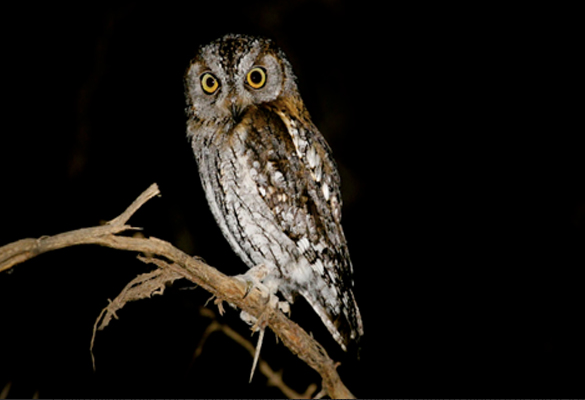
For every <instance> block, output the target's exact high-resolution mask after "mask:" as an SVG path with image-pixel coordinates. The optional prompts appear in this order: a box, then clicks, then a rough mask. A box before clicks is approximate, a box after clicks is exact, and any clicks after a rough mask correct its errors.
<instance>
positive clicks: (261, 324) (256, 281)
mask: <svg viewBox="0 0 585 400" xmlns="http://www.w3.org/2000/svg"><path fill="white" fill-rule="evenodd" d="M268 272H269V271H268V268H267V267H266V266H265V265H263V264H260V265H257V266H255V267H253V268H250V269H249V270H248V272H246V273H245V274H243V275H237V276H235V278H236V279H238V280H240V281H243V282H244V283H245V284H246V293H245V294H244V297H246V296H248V295H249V294H250V293H251V291H252V290H253V289H254V288H255V289H257V290H259V291H260V293H261V294H262V297H264V298H266V299H267V301H266V307H265V309H268V308H271V309H276V310H281V311H282V312H284V313H286V314H288V315H290V305H289V304H288V302H286V301H280V300H279V298H278V297H277V296H276V294H275V293H276V291H277V290H278V289H277V288H276V287H272V285H266V284H264V282H263V281H264V279H265V278H266V277H267V276H268ZM265 316H266V313H265V312H264V311H263V312H262V313H261V314H260V315H259V316H258V318H256V317H255V316H253V315H251V314H249V313H247V312H246V311H242V312H241V313H240V318H241V319H242V320H243V321H244V322H246V323H247V324H248V325H251V326H252V328H251V329H252V332H256V331H260V334H259V336H258V343H257V344H256V350H255V352H254V362H253V363H252V371H250V382H252V378H253V377H254V371H255V370H256V365H257V364H258V359H259V357H260V349H261V348H262V342H263V340H264V331H265V329H266V318H265Z"/></svg>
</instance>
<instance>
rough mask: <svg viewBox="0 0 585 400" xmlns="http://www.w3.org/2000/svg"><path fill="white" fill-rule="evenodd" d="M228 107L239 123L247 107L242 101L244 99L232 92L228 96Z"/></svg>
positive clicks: (233, 117)
mask: <svg viewBox="0 0 585 400" xmlns="http://www.w3.org/2000/svg"><path fill="white" fill-rule="evenodd" d="M226 103H227V104H226V106H227V107H226V108H227V109H229V110H230V112H231V114H232V119H233V120H234V121H235V122H236V123H238V122H240V120H241V118H242V115H243V114H244V111H245V109H246V106H245V104H244V103H243V102H242V99H241V98H240V97H239V96H237V95H236V94H235V93H231V94H230V95H229V96H228V98H227V99H226Z"/></svg>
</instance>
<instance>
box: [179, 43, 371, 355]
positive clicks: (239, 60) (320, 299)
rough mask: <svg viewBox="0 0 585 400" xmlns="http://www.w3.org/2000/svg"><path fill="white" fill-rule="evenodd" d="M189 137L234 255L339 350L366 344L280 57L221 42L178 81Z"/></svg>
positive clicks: (324, 159) (337, 208)
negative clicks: (309, 314)
mask: <svg viewBox="0 0 585 400" xmlns="http://www.w3.org/2000/svg"><path fill="white" fill-rule="evenodd" d="M184 79H185V96H186V99H187V109H186V112H187V116H188V121H187V137H188V139H189V140H190V141H191V144H192V147H193V152H194V154H195V158H196V160H197V165H198V168H199V175H200V179H201V183H202V185H203V188H204V190H205V195H206V198H207V201H208V203H209V207H210V208H211V211H212V213H213V215H214V217H215V219H216V221H217V223H218V225H219V227H220V228H221V231H222V233H223V235H224V236H225V238H226V239H227V241H228V242H229V244H230V245H231V247H232V249H233V250H234V251H235V252H236V253H237V254H238V256H239V257H240V258H241V259H242V260H243V261H244V263H245V264H246V265H247V266H248V267H249V268H257V267H260V266H261V267H262V268H263V269H264V270H265V274H264V275H263V279H262V284H263V285H264V286H265V288H268V290H269V291H270V292H271V293H273V294H275V293H277V292H278V293H280V294H281V295H282V296H283V298H284V299H285V300H286V302H288V303H290V304H292V303H293V301H294V299H295V297H297V296H298V295H300V296H302V297H304V298H305V299H306V301H307V302H308V303H309V304H310V305H311V306H312V308H313V309H314V310H315V312H316V313H317V314H318V315H319V317H320V318H321V320H322V321H323V323H324V324H325V326H326V327H327V329H328V330H329V332H330V333H331V335H332V336H333V338H334V339H335V340H336V341H337V342H338V343H339V345H340V346H341V347H342V348H343V350H345V351H347V349H348V347H349V346H350V345H352V346H353V344H357V343H358V341H359V339H360V337H361V336H362V335H363V325H362V319H361V316H360V312H359V309H358V306H357V304H356V300H355V298H354V294H353V291H352V288H353V286H354V283H353V277H352V274H353V267H352V263H351V260H350V257H349V252H348V248H347V243H346V239H345V235H344V233H343V228H342V226H341V204H342V201H341V194H340V188H339V187H340V179H339V173H338V171H337V167H336V164H335V162H334V160H333V158H332V154H331V149H330V148H329V145H328V144H327V142H326V141H325V139H324V137H323V136H322V135H321V133H320V132H319V130H318V129H317V127H316V126H315V125H314V124H313V122H312V121H311V117H310V115H309V112H308V111H307V109H306V108H305V104H304V103H303V100H302V99H301V96H300V94H299V91H298V88H297V83H296V77H295V75H294V73H293V71H292V67H291V64H290V63H289V61H288V60H287V58H286V56H285V54H284V53H283V51H282V50H281V49H279V48H278V47H277V46H276V45H275V43H274V42H273V41H271V40H270V39H266V38H260V37H253V36H245V35H226V36H224V37H222V38H220V39H217V40H215V41H213V42H212V43H210V44H208V45H205V46H202V47H201V48H200V49H199V52H198V54H197V56H196V57H195V58H194V59H193V60H192V61H191V63H190V65H189V67H188V69H187V72H186V73H185V78H184Z"/></svg>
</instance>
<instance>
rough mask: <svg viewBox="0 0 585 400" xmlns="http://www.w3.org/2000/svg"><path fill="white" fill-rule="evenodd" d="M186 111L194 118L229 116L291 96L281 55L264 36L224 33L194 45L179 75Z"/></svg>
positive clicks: (290, 76)
mask: <svg viewBox="0 0 585 400" xmlns="http://www.w3.org/2000/svg"><path fill="white" fill-rule="evenodd" d="M185 94H186V97H187V103H188V106H189V108H188V113H189V114H191V115H193V116H195V117H196V118H198V119H200V120H204V121H205V120H207V121H209V120H213V121H217V120H218V119H225V118H231V119H234V120H237V119H238V117H239V115H242V113H244V112H245V110H246V109H247V108H248V107H250V106H258V105H260V104H263V103H267V102H271V101H274V100H277V99H279V98H281V97H284V96H291V95H297V94H298V92H297V86H296V83H295V76H294V74H293V72H292V68H291V65H290V63H289V62H288V60H287V59H286V56H285V55H284V53H283V52H282V50H280V49H279V48H278V47H277V46H276V45H275V44H274V42H273V41H271V40H270V39H265V38H260V37H253V36H244V35H226V36H224V37H222V38H220V39H217V40H215V41H213V42H211V43H210V44H208V45H206V46H203V47H201V48H200V49H199V52H198V54H197V56H196V57H195V58H194V59H193V60H192V61H191V64H190V66H189V68H188V70H187V72H186V74H185Z"/></svg>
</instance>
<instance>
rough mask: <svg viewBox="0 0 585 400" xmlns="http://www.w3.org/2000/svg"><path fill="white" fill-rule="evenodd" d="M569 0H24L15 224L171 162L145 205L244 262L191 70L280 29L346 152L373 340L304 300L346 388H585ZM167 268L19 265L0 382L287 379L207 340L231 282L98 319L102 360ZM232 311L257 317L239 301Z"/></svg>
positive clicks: (76, 386)
mask: <svg viewBox="0 0 585 400" xmlns="http://www.w3.org/2000/svg"><path fill="white" fill-rule="evenodd" d="M379 4H381V3H379ZM3 7H4V6H3ZM569 15H571V13H570V12H566V13H565V14H563V13H560V14H558V15H557V14H555V13H553V12H549V11H548V10H521V11H518V10H471V9H470V10H460V9H458V10H450V9H443V8H437V9H425V8H423V7H422V6H420V8H417V7H413V8H409V9H405V8H400V7H394V8H393V7H392V6H391V7H390V8H388V6H387V5H384V7H383V8H382V6H380V5H378V6H373V5H372V6H370V5H369V4H367V3H364V2H342V1H325V0H323V1H298V2H290V1H276V2H261V1H246V2H233V3H230V2H223V3H220V2H197V1H194V2H191V4H188V5H186V4H182V5H178V4H177V5H170V4H168V5H154V4H151V3H143V2H134V3H132V2H130V3H125V4H121V3H119V4H116V5H104V4H103V3H100V4H99V5H98V4H95V5H89V4H85V5H67V6H55V5H53V4H50V5H49V4H47V5H44V6H40V7H38V6H32V5H28V6H22V7H20V8H14V7H13V8H7V9H4V11H3V12H2V24H1V26H2V28H0V29H2V36H1V37H2V50H1V54H2V63H1V68H2V76H3V82H2V90H1V91H0V93H1V96H2V100H3V101H2V104H3V106H2V112H1V116H2V122H3V127H4V129H3V132H2V134H1V135H0V168H1V169H0V171H1V172H2V179H1V185H0V194H1V195H0V199H1V200H0V201H1V203H0V205H1V207H0V221H1V222H0V227H1V229H0V245H3V244H7V243H10V242H12V241H15V240H18V239H22V238H26V237H40V236H42V235H53V234H57V233H60V232H64V231H68V230H73V229H77V228H81V227H87V226H95V225H99V224H100V222H103V221H107V220H109V219H112V218H114V217H115V216H117V215H118V214H119V213H121V212H122V211H123V210H124V209H125V208H126V207H127V206H128V205H129V204H130V203H131V202H132V201H133V200H134V199H135V198H136V197H137V196H138V195H139V194H140V193H141V192H142V191H143V190H145V189H146V188H147V187H148V186H149V185H150V184H151V183H153V182H157V183H158V184H159V186H160V189H161V192H162V197H160V198H156V199H153V200H151V201H150V202H148V203H147V204H146V205H145V206H144V207H143V208H142V209H141V210H140V211H139V212H138V213H137V214H136V215H135V216H134V217H133V218H132V219H131V220H130V223H131V224H132V225H134V226H140V227H143V228H144V231H143V233H144V234H145V235H147V236H155V237H158V238H161V239H164V240H167V241H169V242H171V243H172V244H174V245H175V246H176V247H178V248H180V249H182V250H184V251H185V252H187V253H188V254H192V255H197V256H200V257H202V258H203V259H205V260H206V261H207V262H208V263H209V264H210V265H212V266H215V267H216V268H218V269H219V270H221V271H223V272H225V273H226V274H229V275H234V274H238V273H243V272H244V271H245V268H246V267H245V265H244V264H243V263H242V262H241V261H240V260H239V259H238V258H237V257H236V256H235V255H234V254H233V253H232V251H231V249H230V247H229V245H228V244H227V242H226V241H225V240H224V239H223V236H222V235H221V232H220V231H219V228H218V227H217V226H216V224H215V222H214V220H213V218H212V215H211V212H210V211H209V209H208V207H207V204H206V201H205V197H204V193H203V190H202V188H201V186H200V182H199V177H198V173H197V167H196V163H195V160H194V157H193V154H192V152H191V149H190V144H189V143H188V142H187V139H186V135H185V121H186V117H185V114H184V108H185V103H184V97H183V83H182V77H183V73H184V71H185V69H186V67H187V65H188V62H189V60H190V59H191V58H192V57H194V55H195V53H196V51H197V48H198V47H199V46H200V45H202V44H206V43H207V42H209V41H211V40H213V39H216V38H217V37H219V36H221V35H223V34H226V33H230V32H233V33H246V34H258V35H264V36H269V37H271V38H273V39H275V40H276V42H277V43H278V44H279V45H280V46H281V47H282V48H283V49H284V51H285V52H286V53H287V55H288V57H289V59H290V61H291V63H292V65H293V69H294V70H295V73H296V74H297V76H298V79H299V88H300V92H301V95H302V96H303V99H304V101H305V103H306V104H307V108H308V109H309V111H310V113H311V115H312V118H313V120H314V122H315V124H316V125H317V126H318V127H319V129H320V130H321V132H322V133H323V135H324V136H325V137H326V139H327V140H328V142H329V144H330V145H331V147H332V149H333V154H334V157H335V160H336V162H337V163H338V166H339V169H340V173H341V179H342V194H343V199H344V208H343V225H344V229H345V234H346V237H347V239H348V244H349V249H350V253H351V256H352V261H353V265H354V269H355V277H354V278H355V282H356V287H355V295H356V298H357V301H358V304H359V306H360V309H361V313H362V316H363V320H364V330H365V336H364V337H363V341H362V346H363V347H362V353H361V357H360V359H359V361H358V360H353V359H351V358H349V357H347V356H345V355H344V354H343V353H342V351H341V350H340V349H339V348H338V346H337V345H336V343H335V342H334V341H333V340H332V339H331V338H330V337H329V335H328V333H327V331H326V330H325V328H324V327H322V324H321V321H320V320H319V319H318V317H316V315H314V313H313V312H312V311H311V309H310V308H309V307H308V306H307V305H306V304H304V303H303V302H301V301H299V302H298V304H295V305H294V306H293V309H292V310H293V312H292V319H293V320H295V321H296V322H298V323H299V324H300V325H301V326H303V327H304V328H305V329H306V330H307V331H309V332H312V333H313V335H314V336H315V338H316V339H317V340H318V341H319V342H320V343H322V344H323V345H324V346H325V347H326V349H327V351H328V352H329V354H330V355H331V356H332V357H333V358H334V359H335V360H340V361H341V362H342V365H341V366H340V367H339V373H340V375H341V377H342V379H343V380H344V382H345V383H346V385H347V386H348V388H349V389H350V390H351V391H352V392H353V393H354V394H355V395H357V396H358V397H425V396H427V397H443V398H445V397H490V396H493V397H502V396H504V397H514V396H519V397H528V396H538V397H548V396H563V397H570V396H577V397H579V396H583V394H584V393H583V376H585V367H584V364H583V359H584V357H585V345H584V340H583V338H584V337H585V329H584V328H583V327H582V325H583V324H582V320H583V304H584V297H583V280H582V278H581V275H582V270H583V268H584V266H585V178H584V177H585V162H584V161H583V153H585V152H583V148H582V147H579V145H578V143H579V139H581V137H582V136H583V132H584V130H583V122H582V118H579V120H577V118H578V117H582V113H583V110H582V93H583V87H582V76H581V75H582V71H583V65H582V64H579V63H580V61H579V59H580V57H578V53H582V51H581V50H582V44H580V47H579V46H576V45H575V43H573V42H574V41H575V37H577V34H576V28H575V27H576V25H575V24H574V23H572V22H571V21H570V18H569ZM151 268H152V267H151V266H149V265H145V264H143V263H141V262H140V261H138V260H136V257H135V254H132V253H129V252H122V251H117V250H112V249H105V248H100V247H96V246H93V247H92V246H81V247H75V248H68V249H64V250H59V251H55V252H52V253H47V254H44V255H41V256H39V257H37V258H35V259H33V260H30V261H27V262H26V263H23V264H20V265H17V266H16V267H15V268H13V270H12V271H10V273H2V274H0V316H1V319H0V391H1V390H2V388H4V387H5V385H6V384H7V383H8V382H11V383H12V387H11V389H10V392H9V397H24V398H26V397H31V396H33V394H35V392H38V396H40V397H42V398H50V397H170V398H172V397H194V398H198V397H236V398H241V397H281V396H282V394H281V393H280V392H279V391H278V390H276V389H274V388H271V387H267V386H266V379H265V378H264V377H263V376H262V375H261V374H258V373H257V374H256V377H255V378H254V381H253V382H252V383H251V384H248V382H247V380H248V376H249V369H250V367H251V363H252V360H251V358H250V357H249V355H248V354H247V353H246V352H245V350H243V349H242V348H241V347H239V346H238V345H237V344H235V343H234V342H233V341H231V340H230V339H228V338H226V337H225V336H223V335H222V334H220V333H216V334H214V335H212V336H211V337H210V338H209V339H208V341H207V343H206V345H205V347H204V350H203V354H202V356H201V357H199V358H198V359H196V360H193V353H194V351H195V348H196V347H197V345H198V343H199V341H200V339H201V335H202V333H203V332H204V331H205V329H206V327H207V326H208V325H209V323H210V320H209V318H207V317H203V316H201V312H200V309H201V307H203V306H204V304H205V302H206V301H207V299H208V298H209V297H210V295H209V294H208V293H207V292H205V291H204V290H203V289H200V288H199V289H194V290H190V288H191V286H190V285H189V284H188V283H187V282H181V281H179V282H177V283H176V284H175V285H173V286H172V287H170V288H168V289H167V290H166V292H165V294H164V295H163V296H155V297H154V298H152V299H148V300H142V301H139V302H136V303H132V304H130V305H128V306H127V307H126V308H124V309H123V310H121V311H120V312H119V313H118V316H119V318H120V319H119V320H115V321H113V322H112V323H111V325H110V326H109V327H108V328H106V330H105V331H103V332H98V335H97V339H96V345H95V349H94V353H95V356H96V363H97V372H95V373H94V372H93V370H92V366H91V358H90V354H89V351H88V350H89V343H90V339H91V333H92V328H93V323H94V321H95V318H96V317H97V316H98V314H99V312H100V311H101V309H102V308H103V307H105V306H106V305H107V304H108V299H113V298H114V297H115V296H116V295H117V294H118V293H119V292H120V291H121V290H122V289H123V288H124V286H125V285H126V284H127V283H128V282H129V281H130V280H131V279H132V278H133V277H135V276H136V275H137V274H140V273H143V272H146V271H149V270H150V269H151ZM191 289H192V288H191ZM209 308H211V309H213V310H214V311H217V309H216V307H215V306H209ZM218 320H219V321H220V322H223V323H227V324H229V325H230V326H231V327H233V328H234V329H236V330H237V331H238V332H240V333H241V334H242V335H245V336H246V337H247V336H248V335H249V329H248V327H247V326H246V325H245V324H244V322H242V321H241V320H240V319H239V316H238V312H237V311H235V310H233V309H228V312H227V314H226V315H225V316H223V317H218ZM252 340H253V341H254V342H255V341H256V336H255V337H254V338H253V339H252ZM262 356H263V357H264V358H265V359H266V360H267V361H268V362H269V363H270V365H271V366H272V368H273V369H275V370H283V374H284V375H283V379H284V380H285V382H287V383H288V384H289V385H290V386H291V387H293V388H294V389H295V390H297V391H298V392H301V393H302V392H304V390H305V389H306V387H307V386H308V385H309V384H310V383H313V382H314V383H317V384H319V383H320V380H319V376H318V375H317V374H316V373H315V372H313V371H312V370H311V369H310V368H309V367H307V366H306V365H304V364H303V363H302V362H300V361H298V359H296V358H295V357H294V356H293V355H292V354H291V353H290V352H289V351H288V350H287V349H286V348H285V347H284V346H283V345H282V344H277V343H275V340H274V335H273V334H272V333H271V332H270V333H267V335H266V337H265V342H264V347H263V351H262Z"/></svg>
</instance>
